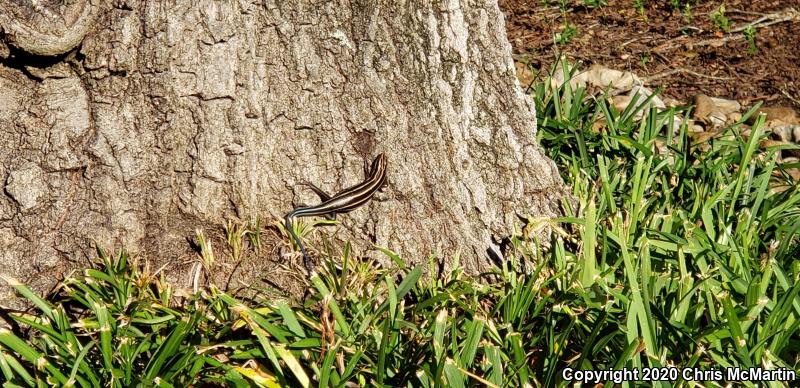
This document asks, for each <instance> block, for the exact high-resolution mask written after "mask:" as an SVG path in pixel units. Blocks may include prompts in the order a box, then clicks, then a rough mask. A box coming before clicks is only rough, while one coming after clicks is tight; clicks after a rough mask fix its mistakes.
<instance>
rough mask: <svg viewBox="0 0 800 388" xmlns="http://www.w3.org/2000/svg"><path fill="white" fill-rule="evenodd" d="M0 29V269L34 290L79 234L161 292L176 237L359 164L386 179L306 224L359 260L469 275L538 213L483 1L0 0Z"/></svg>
mask: <svg viewBox="0 0 800 388" xmlns="http://www.w3.org/2000/svg"><path fill="white" fill-rule="evenodd" d="M0 37H2V39H0V183H2V187H3V188H4V189H3V190H2V195H0V266H2V271H3V272H5V273H6V274H8V275H12V276H15V277H17V278H20V279H21V280H22V281H25V282H27V283H33V284H34V285H36V286H37V287H38V288H39V289H40V290H44V289H46V288H47V287H48V286H49V285H52V283H53V282H54V281H55V280H56V279H57V278H59V277H60V276H63V274H64V272H65V271H66V270H67V269H69V268H74V267H80V266H85V265H86V261H85V260H87V258H92V257H94V254H93V248H92V246H93V243H92V241H96V242H97V243H98V244H99V245H102V246H106V247H116V248H119V247H122V246H124V247H126V248H127V249H128V250H129V251H134V252H139V253H140V254H141V255H143V256H145V257H146V258H148V259H149V260H151V261H155V262H157V264H160V263H169V264H170V266H169V267H168V269H171V270H172V272H171V273H172V274H173V277H175V278H181V276H184V275H185V273H186V271H185V269H186V268H187V264H186V263H187V262H188V261H190V260H187V259H191V258H192V253H191V251H190V250H189V244H188V243H187V241H186V239H187V238H190V237H192V236H194V230H195V228H198V227H205V228H206V230H208V229H216V230H219V229H220V226H221V225H222V224H223V223H225V222H226V221H227V220H230V219H242V220H249V219H253V218H255V217H257V216H258V217H260V218H261V219H264V220H267V221H270V222H271V221H273V220H276V219H278V218H279V217H281V216H282V215H283V214H285V213H286V212H288V211H289V210H290V209H291V208H292V207H293V206H294V205H297V204H302V203H307V204H308V203H315V202H316V201H317V199H316V198H315V197H314V195H313V193H311V192H309V191H308V190H305V189H303V188H302V186H295V185H296V184H297V183H298V182H301V181H303V180H308V181H310V182H314V183H316V184H317V185H318V186H320V187H322V188H324V189H327V190H328V191H336V190H337V189H340V188H342V187H345V186H348V185H350V184H353V183H355V182H357V181H359V180H360V179H361V178H362V165H363V161H364V160H365V159H367V160H371V158H372V157H374V156H375V155H376V154H377V153H379V152H385V153H386V154H387V157H388V159H389V183H388V185H387V187H386V188H385V189H384V191H383V193H382V194H380V195H379V197H378V198H377V199H376V200H374V201H372V202H371V203H370V204H368V205H367V206H366V207H365V208H363V209H359V210H357V211H354V212H352V213H350V214H348V215H346V216H343V217H341V219H342V220H343V224H342V226H341V227H338V228H335V229H332V230H330V231H328V232H326V233H329V235H330V236H331V237H335V238H336V239H338V240H348V239H349V240H352V241H353V243H354V245H355V247H357V248H358V251H359V252H362V253H366V252H369V251H370V250H371V249H373V244H377V245H379V246H385V247H388V248H390V249H393V250H395V251H397V252H399V253H400V254H401V255H402V256H403V257H404V258H405V259H406V260H407V261H409V262H420V261H425V260H426V258H427V256H428V254H430V253H431V252H433V253H436V254H438V255H440V256H442V257H445V258H451V257H453V255H454V254H457V253H460V256H461V263H462V264H464V265H466V267H467V268H468V269H469V270H470V271H479V270H482V269H485V268H486V267H487V266H488V265H491V264H490V263H491V262H490V261H489V259H488V258H487V255H486V249H487V248H490V247H493V246H496V245H497V244H498V242H499V241H501V240H502V239H503V238H504V237H505V236H508V235H509V234H510V232H511V231H512V228H513V226H514V224H515V223H516V224H519V222H520V221H519V217H520V216H551V215H555V214H556V209H557V202H558V199H559V193H560V187H561V186H560V185H561V181H560V179H559V178H558V175H557V172H556V170H555V168H554V165H553V163H552V162H551V161H549V160H547V159H546V157H544V156H543V154H542V152H541V149H540V148H539V146H538V145H537V143H536V140H535V134H536V123H535V114H534V106H533V103H532V101H531V100H530V99H529V98H528V97H526V96H525V95H523V93H522V91H521V89H520V87H519V85H518V84H517V82H516V79H515V77H514V66H513V64H512V61H511V53H510V45H509V44H508V42H507V40H506V33H505V26H504V22H503V16H502V14H501V12H500V11H499V9H498V7H497V4H496V1H494V0H488V1H478V0H450V1H438V2H429V1H423V0H414V1H393V0H381V1H330V2H329V1H321V2H313V1H258V0H250V1H248V0H238V1H233V0H229V1H220V0H200V1H178V0H173V1H163V0H162V1H157V0H152V1H142V0H117V1H108V2H101V1H99V0H61V1H58V0H53V1H46V2H21V1H17V0H0ZM316 239H317V240H316V241H319V237H318V236H317V237H316ZM313 241H314V238H313V237H312V242H313ZM286 242H287V240H278V239H276V240H275V241H274V243H275V244H279V245H282V246H286ZM279 251H280V250H273V251H271V252H272V253H271V254H269V255H265V257H251V258H249V262H248V263H246V264H243V265H240V266H238V267H235V268H238V270H239V271H240V274H239V275H237V276H241V277H242V279H247V278H249V279H253V278H258V277H260V276H261V275H262V274H263V273H264V272H265V271H266V269H268V268H271V267H274V262H276V261H281V260H285V259H286V257H288V256H289V255H286V254H284V255H283V256H281V254H280V252H279ZM268 252H270V251H268ZM284 253H285V252H284ZM376 256H379V255H376ZM295 259H296V256H295ZM271 262H272V263H271ZM296 262H297V263H299V260H296ZM231 268H234V267H223V269H227V270H231ZM298 268H299V267H298ZM179 280H180V279H179ZM183 280H184V281H186V279H183ZM0 299H2V298H0Z"/></svg>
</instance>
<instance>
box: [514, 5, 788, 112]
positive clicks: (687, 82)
mask: <svg viewBox="0 0 800 388" xmlns="http://www.w3.org/2000/svg"><path fill="white" fill-rule="evenodd" d="M641 2H642V3H644V7H643V8H642V9H641V10H637V9H636V8H635V6H634V0H608V2H607V3H608V5H606V6H603V7H599V8H589V7H587V6H585V3H586V2H585V1H584V0H575V1H567V6H566V7H565V8H562V7H560V6H559V1H552V0H551V1H546V0H527V1H526V0H499V3H500V7H501V9H502V10H503V12H504V13H505V15H506V27H507V30H508V38H509V40H510V41H511V45H512V46H513V48H514V54H515V59H516V60H517V61H518V62H524V63H527V64H529V65H530V66H531V67H533V68H534V69H548V68H549V67H550V66H551V65H552V64H553V63H554V62H555V59H556V58H557V57H558V55H559V54H561V55H565V56H567V57H568V58H570V59H572V60H575V61H580V62H582V63H583V64H584V66H583V67H584V68H588V66H589V65H591V64H601V65H603V66H607V67H610V68H614V69H617V70H628V71H632V72H634V73H636V74H637V75H639V76H640V77H642V78H643V79H646V80H647V81H648V82H647V84H648V85H649V86H651V87H658V86H662V87H663V88H664V90H663V94H665V95H667V96H670V97H673V98H676V99H678V100H681V101H685V102H691V101H692V96H694V95H696V94H698V93H703V94H706V95H709V96H715V97H722V98H728V99H735V100H738V101H739V102H741V103H743V105H745V106H746V105H749V104H752V103H754V102H756V101H764V102H765V104H766V105H783V106H792V107H793V108H794V109H795V110H797V109H798V108H800V16H798V15H800V13H798V12H800V0H782V1H776V0H772V1H768V0H753V1H744V0H727V1H725V2H724V7H725V8H724V9H725V12H724V16H725V18H727V20H728V26H727V31H726V30H724V29H723V28H721V25H720V24H721V23H720V22H719V18H718V19H717V20H718V22H715V21H714V19H713V18H712V15H713V14H714V13H715V11H718V10H719V8H720V6H721V5H722V4H723V2H722V1H702V0H700V1H687V0H680V1H676V2H679V3H681V4H686V3H687V2H688V3H690V4H692V6H691V8H690V10H687V9H686V8H684V7H680V8H679V9H673V6H672V5H671V3H672V1H670V0H659V1H656V0H642V1H641ZM694 3H697V4H694ZM641 11H643V12H641ZM753 22H758V23H757V24H756V25H755V27H756V28H755V39H754V41H753V43H755V46H754V47H753V46H752V45H751V44H749V42H748V40H747V39H746V37H745V35H744V33H743V31H744V28H745V27H746V26H747V25H748V24H749V23H753ZM572 31H574V33H573V34H572V37H571V38H570V39H565V38H566V37H567V36H568V35H569V34H570V32H572ZM557 34H561V36H562V41H561V42H557V39H558V38H557V37H558V35H557ZM565 34H566V35H565Z"/></svg>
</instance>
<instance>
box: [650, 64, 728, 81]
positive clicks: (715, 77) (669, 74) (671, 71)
mask: <svg viewBox="0 0 800 388" xmlns="http://www.w3.org/2000/svg"><path fill="white" fill-rule="evenodd" d="M677 73H685V74H689V75H693V76H695V77H699V78H708V79H713V80H718V81H726V80H731V79H733V78H732V77H717V76H713V75H707V74H702V73H698V72H696V71H692V70H689V69H684V68H682V67H679V68H677V69H672V70H669V71H665V72H663V73H659V74H654V75H651V76H649V77H642V81H645V82H650V81H653V80H657V79H659V78H664V77H669V76H671V75H674V74H677Z"/></svg>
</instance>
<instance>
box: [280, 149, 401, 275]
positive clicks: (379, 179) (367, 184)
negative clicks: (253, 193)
mask: <svg viewBox="0 0 800 388" xmlns="http://www.w3.org/2000/svg"><path fill="white" fill-rule="evenodd" d="M386 164H387V163H386V155H384V154H380V155H378V156H377V157H376V158H375V160H373V161H372V165H371V166H370V170H369V174H368V176H367V179H366V180H365V181H364V182H361V183H359V184H357V185H355V186H352V187H348V188H346V189H344V190H342V191H341V192H339V193H336V195H334V196H332V197H330V198H328V199H327V200H325V201H323V202H322V203H320V204H319V205H316V206H308V207H300V208H296V209H294V210H292V211H291V212H289V214H287V215H286V219H285V225H286V229H287V230H288V231H289V233H290V234H291V235H292V238H293V239H294V241H295V242H296V243H297V245H298V246H299V247H300V251H301V252H302V253H303V263H304V264H305V266H306V269H308V271H309V272H313V269H314V266H313V263H312V262H311V258H310V257H309V256H308V252H306V249H305V247H304V246H303V243H302V241H300V239H299V238H298V237H297V235H296V234H295V233H294V229H293V228H292V219H294V218H295V217H312V216H323V215H327V214H341V213H347V212H349V211H351V210H353V209H355V208H357V207H359V206H361V205H363V204H365V203H367V202H368V201H369V200H370V199H371V198H372V196H373V195H374V194H375V192H377V191H378V190H379V189H380V188H381V187H382V186H383V185H384V184H385V183H386Z"/></svg>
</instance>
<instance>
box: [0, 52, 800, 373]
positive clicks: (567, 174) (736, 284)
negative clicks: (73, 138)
mask: <svg viewBox="0 0 800 388" xmlns="http://www.w3.org/2000/svg"><path fill="white" fill-rule="evenodd" d="M562 66H564V67H563V72H564V74H567V75H568V76H567V77H566V78H567V79H569V75H572V74H574V72H575V71H576V70H575V69H571V68H569V67H567V66H566V65H562ZM532 96H533V98H534V99H535V101H536V104H537V109H538V116H539V132H538V136H539V138H540V140H541V142H542V144H543V145H544V146H545V147H546V148H547V150H548V153H549V155H550V157H551V158H552V159H553V160H555V161H556V163H557V164H558V165H559V167H560V171H561V172H562V174H563V178H564V180H565V182H566V183H567V184H568V186H569V187H570V190H571V193H570V194H571V197H572V199H571V200H565V201H564V207H565V209H566V212H567V214H566V215H565V216H564V217H561V218H558V219H554V220H545V223H547V224H548V225H550V226H552V227H553V230H554V231H555V233H554V235H553V237H552V240H551V241H549V246H550V247H551V248H550V249H549V250H548V251H546V252H544V251H543V250H542V249H541V247H540V245H539V242H538V241H536V240H530V239H527V238H524V237H523V236H524V235H525V234H523V235H520V236H514V237H513V238H512V239H511V248H512V249H511V252H508V254H507V255H506V259H507V260H506V261H505V262H503V263H502V266H501V267H500V268H496V269H495V270H493V271H491V272H490V273H487V274H484V275H485V276H482V277H481V278H480V279H478V278H473V277H469V276H466V275H465V274H464V273H463V271H462V269H461V267H460V266H459V265H458V258H455V259H454V260H455V262H454V263H452V264H453V265H452V266H451V268H453V269H452V270H450V271H448V272H441V271H438V272H437V270H436V268H438V266H437V265H436V262H437V261H438V260H440V259H438V258H434V257H431V258H429V262H428V264H427V267H428V269H429V270H428V272H427V273H424V271H423V267H422V266H416V267H409V266H407V265H406V263H405V261H404V260H403V259H402V258H401V257H399V256H398V255H397V254H395V253H393V252H391V251H389V250H383V252H384V254H385V255H386V256H387V257H388V258H389V259H391V261H392V262H393V263H394V264H395V267H394V268H392V269H385V268H381V267H380V266H378V265H376V264H375V263H373V262H371V261H369V260H362V259H359V258H357V257H356V256H355V255H353V253H352V252H351V249H350V246H349V244H348V245H345V246H344V247H342V249H341V251H340V252H338V253H336V254H335V255H332V256H333V257H329V258H328V260H326V262H327V263H328V264H327V266H326V268H324V269H323V270H322V271H321V273H320V274H319V275H318V276H315V277H313V278H312V279H311V280H310V283H309V290H310V291H309V293H308V297H307V298H306V299H304V300H302V301H289V300H274V299H270V300H244V299H241V298H238V297H236V296H234V295H230V294H228V293H225V292H221V291H219V290H217V289H216V288H215V287H213V286H210V287H206V288H202V289H200V290H199V292H196V293H187V292H175V291H173V289H172V287H170V286H169V285H168V284H166V283H165V282H164V280H163V279H162V278H160V277H157V276H155V275H152V274H150V273H149V271H148V270H147V268H146V267H141V266H138V265H133V264H131V263H130V260H129V259H128V257H127V256H126V255H125V254H124V253H122V254H120V255H118V256H117V257H116V258H113V259H112V258H109V257H108V256H107V255H106V254H105V253H103V252H102V251H100V252H99V254H98V256H99V257H100V263H99V265H98V268H96V269H90V270H87V271H85V272H84V273H83V274H81V275H80V276H77V277H74V278H70V279H68V280H66V281H65V282H64V284H62V285H61V286H60V287H59V290H58V292H57V293H55V294H53V295H51V296H50V297H48V298H46V299H43V298H40V297H38V296H37V295H35V294H34V293H32V292H31V291H30V290H29V289H27V288H26V287H25V286H24V285H21V284H19V283H18V282H15V281H13V280H12V279H8V278H6V281H7V282H9V283H10V284H11V285H12V286H14V288H16V289H17V291H18V292H19V293H20V294H21V295H23V296H25V297H26V298H28V300H29V301H30V302H31V303H32V305H33V306H35V309H36V312H29V313H25V312H11V313H9V316H10V317H11V318H12V319H13V321H14V323H15V325H16V326H15V327H14V328H13V330H6V329H2V330H0V373H2V376H3V378H4V379H5V381H7V384H14V385H17V386H42V385H81V386H93V385H109V386H132V385H137V384H140V385H145V386H151V385H158V386H170V385H179V386H189V385H214V384H216V385H225V386H229V385H230V386H252V385H255V386H268V387H273V386H311V385H315V386H343V385H345V384H356V385H359V386H372V385H388V386H422V387H431V386H454V387H461V386H467V385H470V386H472V385H485V386H490V387H499V386H545V387H549V386H556V385H557V386H567V385H571V383H572V382H571V381H567V380H564V378H565V377H564V376H565V375H564V374H563V372H564V371H565V370H566V368H572V369H584V370H589V369H592V370H607V369H610V368H613V369H622V368H624V367H627V368H629V369H630V368H641V367H644V366H648V367H668V368H672V367H675V368H678V370H680V368H689V367H691V368H699V369H704V370H708V369H720V368H724V367H750V366H761V367H765V368H768V369H774V368H788V369H791V370H795V369H796V368H797V362H798V358H799V357H800V354H799V353H798V347H797V346H796V344H797V343H798V340H799V339H800V338H798V327H800V319H798V318H800V307H799V306H800V304H798V292H800V285H798V284H800V283H798V276H800V274H798V271H800V262H798V260H797V258H796V257H797V254H798V250H799V248H798V229H800V205H798V204H799V203H800V188H799V187H798V185H797V183H796V182H794V181H793V180H792V179H791V177H790V176H789V175H788V174H786V173H785V171H784V170H785V169H786V168H789V167H797V166H787V165H783V164H782V163H781V162H780V160H778V158H777V153H776V151H777V150H776V149H772V148H766V149H764V148H761V147H760V146H759V141H758V140H759V138H760V137H761V136H762V134H763V129H762V128H763V126H762V124H763V123H762V121H763V120H762V119H759V120H757V121H756V124H754V125H753V127H752V128H749V133H750V134H749V136H744V135H743V132H744V131H743V129H744V127H743V124H742V123H737V124H735V125H733V126H731V127H730V128H728V129H727V130H726V131H725V132H724V133H723V134H721V135H720V137H718V138H714V139H711V140H710V141H707V142H704V143H702V144H698V143H697V142H696V141H694V140H693V138H692V137H691V136H690V134H689V132H688V130H687V128H686V125H685V124H683V123H680V122H677V123H676V120H677V121H680V119H679V118H676V117H678V116H676V113H683V114H686V113H687V112H688V109H689V108H682V109H670V110H667V111H664V112H659V111H657V110H655V109H652V108H649V107H650V104H648V102H649V99H644V100H643V101H634V102H632V104H631V105H630V106H629V107H627V108H626V109H624V110H623V111H621V112H618V111H616V110H614V108H613V107H611V106H609V104H608V103H606V101H605V98H603V96H602V95H601V96H590V95H589V94H588V93H587V91H586V90H584V89H581V88H573V87H571V86H570V85H569V83H565V84H564V85H557V84H553V83H551V82H550V80H549V79H547V80H542V81H541V82H538V83H535V84H534V85H533V87H532ZM752 112H753V111H752V110H751V111H750V112H748V114H747V115H745V117H744V118H743V119H742V120H745V119H746V118H747V116H749V115H751V114H752ZM639 113H644V115H640V114H639ZM637 117H642V118H641V120H639V119H637ZM743 122H744V121H743ZM673 128H675V129H676V130H673ZM540 223H541V220H532V221H531V224H530V225H527V226H526V230H527V228H535V227H537V225H539V224H540ZM226 230H227V231H228V233H227V234H226V237H227V244H229V245H230V246H231V247H234V248H237V249H232V250H231V251H232V252H234V253H233V255H235V256H237V257H240V256H241V255H242V254H244V253H243V251H242V250H243V249H246V248H245V247H250V246H253V245H256V244H241V240H242V239H245V238H251V239H252V238H254V237H253V236H255V235H254V234H253V232H247V233H245V232H244V229H239V228H237V227H234V226H232V225H228V226H227V228H226ZM199 246H200V248H201V250H202V249H209V250H210V245H209V244H199ZM204 246H206V247H207V248H204ZM201 257H204V258H206V259H207V260H206V261H207V262H213V260H210V259H211V258H212V256H211V252H210V251H209V252H205V253H203V252H201ZM681 378H682V377H677V381H673V382H671V383H673V384H685V383H686V382H684V381H682V380H680V379H681Z"/></svg>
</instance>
